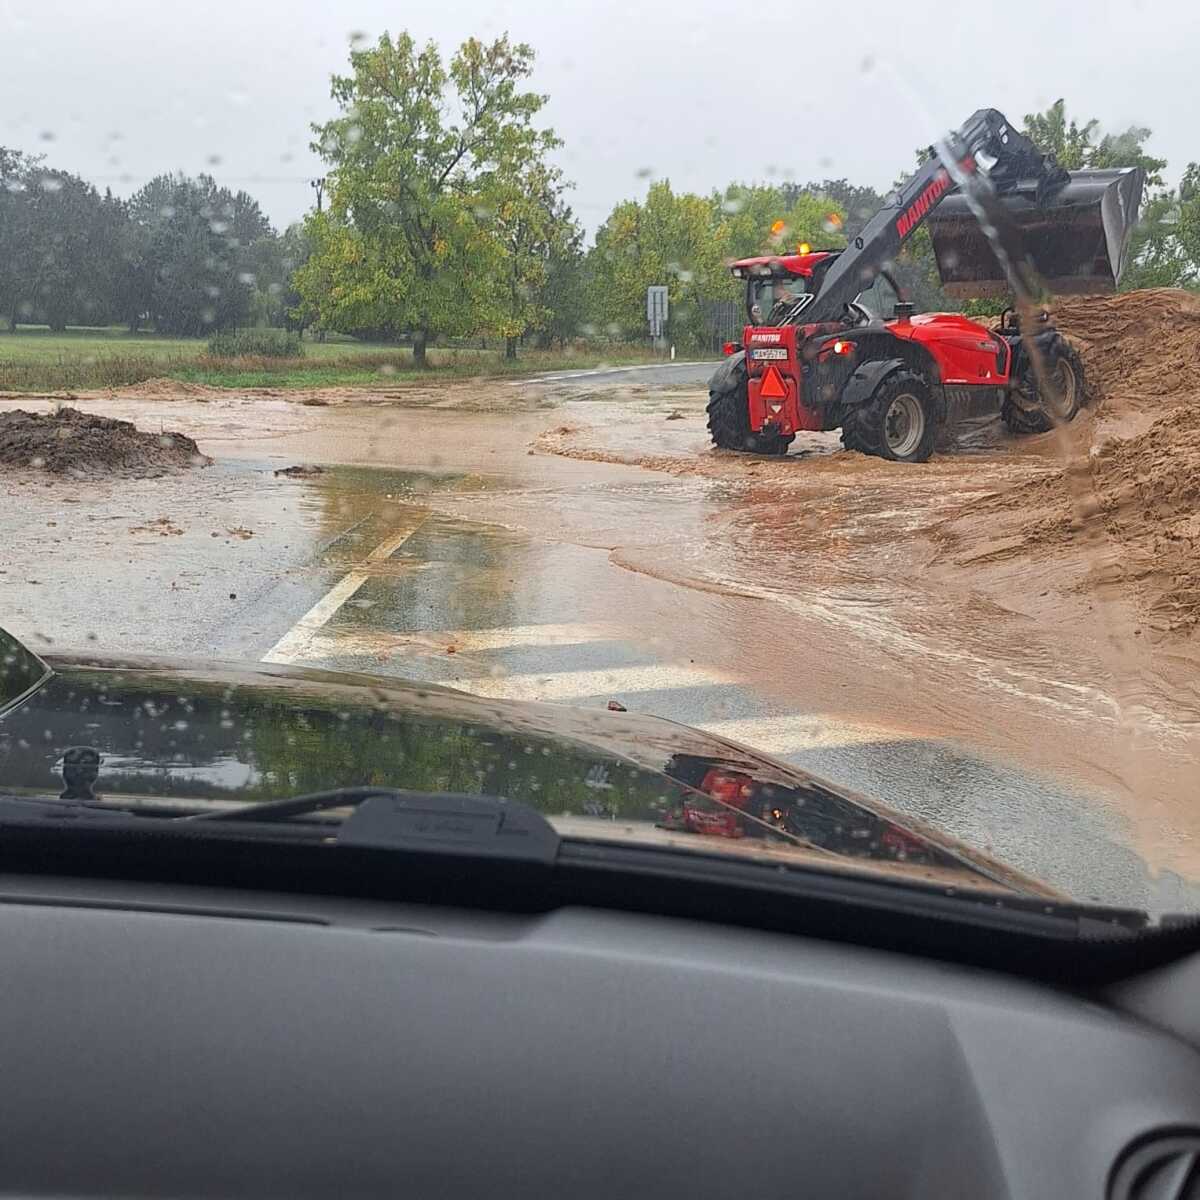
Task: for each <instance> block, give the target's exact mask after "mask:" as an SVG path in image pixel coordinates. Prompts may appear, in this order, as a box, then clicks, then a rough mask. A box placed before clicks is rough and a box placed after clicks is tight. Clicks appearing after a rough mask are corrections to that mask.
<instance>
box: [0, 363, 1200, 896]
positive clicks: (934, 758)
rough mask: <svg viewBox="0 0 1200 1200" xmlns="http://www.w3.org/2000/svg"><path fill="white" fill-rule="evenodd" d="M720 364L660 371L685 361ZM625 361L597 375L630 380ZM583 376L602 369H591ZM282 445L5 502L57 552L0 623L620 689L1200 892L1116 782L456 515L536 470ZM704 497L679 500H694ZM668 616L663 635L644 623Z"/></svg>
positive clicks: (1124, 889) (1140, 886) (1076, 853)
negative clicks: (922, 722)
mask: <svg viewBox="0 0 1200 1200" xmlns="http://www.w3.org/2000/svg"><path fill="white" fill-rule="evenodd" d="M710 369H711V364H696V365H692V364H681V365H677V366H674V367H662V368H654V369H653V370H654V371H660V370H661V371H664V372H670V373H672V375H673V376H674V377H675V381H678V377H679V376H685V377H687V376H688V373H691V375H692V376H694V375H695V374H697V373H700V374H701V376H702V377H704V376H705V375H706V373H707V372H708V371H709V370H710ZM567 374H572V373H567ZM631 374H634V373H633V372H631V371H630V370H629V369H627V368H622V369H619V370H614V371H613V372H611V373H610V376H611V378H610V376H605V378H606V379H609V380H610V382H616V383H618V384H619V382H620V381H621V380H624V379H627V378H629V377H630V375H631ZM647 374H649V372H647ZM576 377H577V378H580V379H581V380H584V381H590V382H588V383H587V386H589V387H591V386H595V382H596V377H595V376H594V375H577V376H576ZM554 382H555V383H556V384H557V385H559V386H562V384H563V382H564V381H563V380H562V379H561V378H559V379H558V380H555V381H554ZM566 382H567V383H568V384H569V383H570V381H569V380H567V381H566ZM693 382H694V379H693ZM559 462H560V464H561V460H559ZM278 465H279V464H278V463H271V462H265V461H253V460H237V459H228V458H227V459H225V460H223V461H219V462H218V463H217V465H215V466H214V467H212V468H210V469H208V470H206V471H204V472H202V473H200V474H198V475H197V476H195V477H194V479H192V480H191V481H190V483H189V487H188V489H187V493H186V495H183V496H180V497H178V498H176V499H175V500H174V501H173V503H172V507H171V510H170V512H169V513H164V514H163V515H162V517H156V518H153V519H150V520H145V521H143V522H139V524H137V525H133V526H131V525H130V522H131V518H130V517H129V516H128V515H127V514H128V512H130V511H153V508H152V506H153V504H155V503H156V502H157V501H156V500H155V499H153V497H154V496H155V495H156V493H155V488H156V486H157V485H156V483H155V481H140V482H131V483H128V484H123V485H122V486H121V489H120V490H119V491H118V492H116V493H115V494H114V495H113V496H112V498H111V499H110V500H109V501H107V502H106V503H103V504H100V503H92V504H90V505H88V506H87V511H86V513H84V514H83V515H82V516H81V518H80V519H79V520H78V521H76V522H74V523H72V522H70V521H66V520H64V512H65V511H68V510H67V509H66V506H64V505H63V503H62V502H61V498H60V497H57V496H56V495H54V494H51V493H46V494H41V493H35V492H34V491H32V490H31V491H30V492H29V494H28V495H27V496H25V497H24V498H23V503H22V504H21V505H20V506H19V508H18V507H17V506H14V505H11V504H9V505H7V506H6V511H7V516H6V514H5V512H0V537H4V536H5V533H6V521H19V522H20V523H22V524H25V525H28V524H29V523H31V522H32V523H34V524H38V525H39V526H44V527H45V532H44V538H45V542H46V548H47V549H49V550H50V551H52V552H51V553H47V554H44V555H42V556H41V557H40V558H39V559H38V561H37V562H36V566H25V567H21V568H20V569H19V573H20V575H21V576H22V577H21V578H14V577H13V574H12V570H11V568H8V567H6V571H5V572H0V575H4V576H5V578H3V579H0V582H3V583H4V584H5V585H6V587H5V590H4V591H3V592H2V593H0V599H2V600H3V601H4V603H5V617H4V623H5V624H6V625H7V626H8V627H9V628H11V629H12V630H13V632H15V633H17V634H18V635H19V636H23V637H27V638H29V640H30V641H31V644H33V645H34V646H35V648H41V649H49V648H53V647H57V648H64V647H82V646H86V645H88V644H89V642H91V641H92V640H93V639H94V638H96V637H97V635H98V634H100V635H102V641H103V644H104V645H105V646H112V647H114V648H119V649H136V650H138V651H143V652H151V653H153V652H157V653H174V654H185V655H199V656H201V657H206V658H214V659H224V660H229V661H235V662H246V661H247V660H250V661H254V660H266V661H271V662H282V663H294V664H296V665H307V666H317V667H323V668H327V669H333V670H354V671H367V672H374V673H380V674H394V675H398V676H402V677H405V678H410V679H421V680H428V681H431V682H437V683H442V684H447V685H450V686H454V687H458V688H461V689H463V690H465V691H469V692H473V693H476V694H479V695H485V696H489V697H496V698H500V699H505V698H507V699H513V700H521V699H530V700H545V701H550V702H555V703H563V704H573V705H582V706H585V707H601V708H602V707H604V706H605V705H607V703H608V701H609V700H617V701H619V702H620V703H621V704H623V705H625V706H626V707H627V708H628V709H629V710H630V711H635V712H641V713H647V714H652V715H656V716H661V717H665V718H668V719H671V720H674V721H679V722H682V723H684V724H689V725H694V726H698V727H701V728H705V729H709V730H712V731H714V732H717V733H720V734H722V735H723V736H725V737H728V738H730V739H732V740H734V741H738V742H742V743H744V744H747V745H750V746H753V747H755V748H757V749H760V750H763V751H765V752H768V753H770V754H773V755H775V756H777V757H779V758H782V759H785V760H787V761H789V762H792V763H794V764H796V765H798V766H801V767H804V768H805V769H808V770H810V771H812V772H814V773H816V774H819V775H822V776H825V777H826V778H828V779H830V780H832V781H833V782H835V783H838V784H841V785H843V786H846V787H850V788H852V789H855V790H857V791H859V792H862V793H864V794H866V795H869V796H872V797H875V798H877V799H879V800H882V801H884V802H885V803H887V804H889V805H891V806H893V807H895V808H896V809H898V810H900V811H902V812H908V813H910V814H913V815H915V816H919V817H921V818H923V819H925V820H927V821H929V822H931V823H932V824H934V825H935V826H937V827H939V828H942V829H945V830H946V831H947V832H949V833H951V834H953V835H954V836H956V837H959V838H961V839H963V840H964V841H967V842H968V843H970V844H972V845H975V846H977V847H979V848H980V849H983V850H985V851H987V852H989V853H992V854H994V855H996V856H997V857H999V858H1001V859H1003V860H1005V861H1008V862H1010V863H1012V864H1013V865H1014V866H1016V867H1018V868H1020V869H1022V870H1024V871H1027V872H1029V873H1030V874H1033V875H1036V876H1038V877H1040V878H1043V879H1045V880H1046V881H1047V882H1049V883H1051V884H1054V885H1056V886H1058V887H1060V888H1062V889H1063V890H1065V891H1067V892H1068V893H1070V894H1071V895H1072V896H1074V897H1076V898H1079V899H1094V900H1097V901H1101V902H1110V903H1121V904H1134V905H1138V906H1141V907H1147V908H1150V909H1152V910H1154V911H1172V910H1174V911H1181V910H1186V909H1191V910H1195V909H1196V908H1197V907H1200V891H1197V889H1194V888H1192V887H1191V886H1190V885H1188V884H1186V883H1184V882H1183V881H1180V880H1179V879H1178V878H1177V877H1174V876H1171V875H1160V876H1157V877H1155V878H1153V879H1152V878H1151V877H1150V876H1149V875H1148V873H1147V871H1146V869H1145V867H1144V865H1143V864H1142V862H1141V860H1140V859H1139V858H1138V857H1137V855H1136V854H1135V853H1134V852H1133V851H1132V850H1131V849H1129V848H1128V845H1127V842H1128V838H1127V833H1126V831H1125V830H1124V829H1123V828H1122V826H1121V824H1120V821H1119V819H1118V818H1117V817H1116V816H1115V811H1116V810H1115V808H1114V807H1112V806H1109V805H1106V804H1105V802H1104V797H1103V796H1102V795H1100V794H1097V793H1089V792H1085V791H1082V790H1080V789H1078V788H1076V787H1074V786H1072V785H1071V784H1069V783H1067V782H1064V781H1063V780H1062V779H1052V778H1049V777H1045V776H1041V775H1037V774H1034V773H1031V772H1029V771H1027V770H1021V769H1017V768H1015V767H1013V766H1010V765H1006V764H1004V763H1001V762H998V761H995V760H992V759H989V758H985V757H981V756H980V755H979V754H977V753H975V752H973V751H972V750H970V749H968V748H966V747H964V746H961V745H957V744H952V743H949V742H947V741H945V740H943V739H940V738H938V737H936V736H931V735H930V734H929V733H928V732H922V731H913V730H910V729H902V728H898V727H892V726H889V725H887V724H878V725H864V724H859V723H854V722H850V721H847V720H845V719H843V718H840V717H838V716H836V715H831V714H830V713H828V712H827V711H817V710H815V709H814V707H813V706H812V705H810V704H808V703H806V697H805V690H804V685H803V681H802V679H797V680H796V681H795V685H794V687H793V688H791V689H788V688H783V689H781V688H780V687H778V686H776V687H774V688H772V689H771V690H770V691H767V690H766V689H764V687H763V686H762V681H760V680H757V679H755V678H753V677H751V676H750V675H749V673H747V672H745V671H743V670H739V669H738V668H737V667H736V666H732V667H731V666H730V663H729V659H728V656H726V657H724V658H721V659H720V660H719V661H718V657H719V656H718V655H716V653H715V647H716V646H717V644H718V642H720V641H722V640H725V639H727V636H728V633H727V627H726V626H723V625H722V623H721V622H722V620H723V618H724V615H725V614H724V613H723V612H722V611H721V609H720V603H721V601H720V599H719V598H717V599H712V598H708V597H705V596H703V595H701V594H698V593H695V592H685V591H683V590H682V589H680V588H679V587H678V586H677V585H674V584H671V583H668V582H664V581H662V580H660V579H657V578H653V577H648V576H647V575H645V574H642V573H638V572H635V571H630V570H625V569H621V568H620V567H619V566H617V565H616V564H614V562H613V561H612V559H611V557H610V555H609V553H608V551H607V549H605V548H603V547H595V548H593V547H591V546H586V545H578V544H574V543H572V542H571V541H569V540H562V541H556V540H550V539H547V538H540V537H539V538H532V537H529V536H526V535H523V534H521V533H517V532H513V531H512V530H509V529H505V528H502V527H499V526H496V525H493V524H487V523H483V521H482V520H470V519H464V518H463V517H462V516H461V515H451V514H450V512H448V511H447V510H448V509H450V510H453V509H455V508H458V509H459V510H460V512H461V509H462V505H463V502H464V501H470V500H472V499H473V500H475V501H477V503H476V504H475V506H474V509H473V511H475V512H477V513H478V514H480V517H481V518H483V517H486V515H487V514H488V513H489V511H490V500H491V495H490V493H491V492H494V491H502V490H505V489H509V490H510V491H511V490H514V489H515V490H519V489H520V488H521V487H525V486H528V480H526V481H524V482H522V481H517V480H513V479H508V478H505V477H504V476H502V475H491V474H487V473H479V472H473V471H464V470H458V471H429V470H411V471H400V470H388V469H381V468H367V467H332V468H329V469H327V470H326V471H324V472H323V473H321V474H318V475H315V476H312V477H309V478H295V479H290V478H279V477H277V476H275V474H274V471H273V468H274V467H275V466H278ZM633 476H634V477H633V479H632V480H626V481H625V482H624V483H623V484H622V485H621V487H620V488H611V487H606V488H605V489H603V491H601V490H599V489H598V490H596V491H595V492H594V493H593V494H592V495H591V496H590V498H588V499H587V502H588V503H599V502H601V501H602V500H603V502H605V503H608V504H610V505H612V506H614V510H615V511H616V512H617V514H618V515H617V516H616V517H614V520H617V521H619V520H622V519H626V518H625V516H623V515H622V514H634V515H636V514H639V513H641V514H644V513H646V512H657V511H661V509H662V506H663V505H664V504H666V503H669V502H670V501H669V500H668V499H666V498H664V495H663V492H662V490H661V489H662V487H663V485H662V483H661V481H660V480H659V479H658V478H657V477H656V476H654V475H653V474H652V473H649V472H640V473H633ZM558 486H563V485H562V484H561V483H560V484H559V485H558ZM672 486H674V485H672ZM703 495H704V493H703V491H696V492H688V493H687V494H686V495H684V496H683V497H682V499H681V500H680V503H682V504H684V505H685V506H687V507H689V508H692V507H696V506H697V505H701V506H702V505H703V504H704V503H705V501H704V499H703ZM81 507H82V506H81ZM218 512H227V513H230V514H232V513H236V519H233V518H232V516H231V517H229V518H227V519H218V518H217V517H216V516H215V515H214V514H215V513H218ZM643 519H644V518H643ZM164 523H165V524H164ZM127 527H128V528H127ZM249 530H252V531H253V536H252V537H247V536H245V534H246V533H247V531H249ZM106 531H112V532H113V534H115V535H116V536H115V540H112V541H111V544H112V545H119V546H123V547H128V549H127V550H123V551H122V554H125V555H127V557H124V558H120V557H117V556H114V555H113V554H112V553H111V552H110V553H108V554H107V555H105V556H103V558H102V561H103V562H104V564H105V565H104V566H103V568H102V570H100V571H97V570H96V568H95V567H94V566H92V565H91V563H92V559H93V557H95V558H96V560H97V561H101V556H94V555H92V554H91V548H90V543H89V539H96V540H97V541H100V540H103V539H104V538H106V537H110V534H109V533H107V532H106ZM666 626H670V627H671V628H672V630H673V633H672V636H671V638H670V639H669V643H667V642H664V641H662V640H660V639H658V638H656V637H655V636H654V633H653V631H654V630H656V629H662V628H664V627H666ZM46 638H52V639H53V641H52V642H47V641H46V640H45V639H46ZM776 682H778V681H776Z"/></svg>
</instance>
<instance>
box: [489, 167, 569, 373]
mask: <svg viewBox="0 0 1200 1200" xmlns="http://www.w3.org/2000/svg"><path fill="white" fill-rule="evenodd" d="M563 190H564V184H563V181H562V172H561V171H559V170H558V169H557V168H556V167H550V166H548V165H547V164H546V163H545V162H543V161H541V160H540V159H533V160H531V161H530V162H528V163H527V164H526V165H525V167H524V169H507V170H501V171H499V172H497V178H496V179H495V180H494V181H493V182H492V184H491V186H490V187H488V188H487V189H486V191H485V195H486V197H487V201H488V208H489V209H490V210H491V213H492V216H491V220H490V222H489V224H490V226H491V228H492V231H493V235H494V237H495V238H496V239H497V250H498V255H497V266H496V268H495V269H496V271H497V273H498V275H499V282H500V286H499V287H498V288H497V289H496V292H495V300H496V307H497V313H496V317H495V319H494V320H492V321H489V322H488V323H489V325H492V326H493V327H494V328H495V329H496V330H497V331H498V332H499V333H500V334H501V336H503V337H504V339H505V346H504V356H505V358H509V359H513V358H516V356H517V341H518V339H519V338H523V337H524V336H525V335H526V334H527V333H530V332H533V331H535V330H538V329H542V328H544V327H545V325H546V324H547V322H548V321H549V320H550V317H551V309H550V308H549V307H548V306H547V304H546V300H547V299H548V297H547V294H546V283H547V279H548V273H549V266H550V263H551V261H552V258H553V256H554V255H555V253H556V251H558V250H559V249H560V248H561V247H563V246H564V245H565V244H567V243H569V242H570V241H571V240H572V238H574V237H577V236H578V227H577V226H576V225H575V222H574V219H573V217H572V216H571V214H570V210H569V209H566V208H565V206H564V205H563V203H562V193H563Z"/></svg>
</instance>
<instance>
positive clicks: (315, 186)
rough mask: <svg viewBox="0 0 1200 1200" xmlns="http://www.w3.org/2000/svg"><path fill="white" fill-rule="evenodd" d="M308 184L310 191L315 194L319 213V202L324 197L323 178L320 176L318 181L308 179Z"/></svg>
mask: <svg viewBox="0 0 1200 1200" xmlns="http://www.w3.org/2000/svg"><path fill="white" fill-rule="evenodd" d="M308 182H309V186H310V187H311V188H312V190H313V191H314V192H316V193H317V212H320V211H321V200H322V198H323V197H324V195H325V176H324V175H322V176H321V178H320V179H310V180H309V181H308Z"/></svg>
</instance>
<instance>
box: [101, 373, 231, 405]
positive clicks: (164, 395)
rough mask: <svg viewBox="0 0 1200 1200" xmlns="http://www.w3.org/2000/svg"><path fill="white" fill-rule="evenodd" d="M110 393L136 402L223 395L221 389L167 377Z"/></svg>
mask: <svg viewBox="0 0 1200 1200" xmlns="http://www.w3.org/2000/svg"><path fill="white" fill-rule="evenodd" d="M110 391H111V393H112V394H113V395H119V396H121V397H126V398H129V399H135V400H211V399H213V398H214V397H218V396H221V395H222V392H221V389H220V388H214V387H209V386H208V385H207V384H203V383H187V382H185V381H184V380H182V379H169V378H167V377H165V376H162V377H157V378H154V379H143V380H142V382H141V383H130V384H126V385H125V386H123V387H119V388H112V389H110Z"/></svg>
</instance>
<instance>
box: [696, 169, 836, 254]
mask: <svg viewBox="0 0 1200 1200" xmlns="http://www.w3.org/2000/svg"><path fill="white" fill-rule="evenodd" d="M713 205H714V210H715V212H714V217H715V220H716V229H717V234H718V236H719V237H720V239H721V241H722V244H723V247H724V253H725V257H726V258H727V259H736V258H752V257H755V256H756V255H760V254H795V253H796V251H797V249H798V248H799V247H800V246H801V245H808V246H810V247H812V249H814V250H840V249H841V248H842V247H843V246H844V245H845V244H846V239H845V237H844V236H843V234H842V231H843V228H844V226H845V221H846V212H845V209H844V208H843V207H842V206H841V205H840V204H839V203H837V201H835V200H834V199H833V198H832V197H829V196H821V195H814V194H812V193H810V192H806V191H799V190H797V189H796V188H795V187H794V186H788V187H784V188H778V187H772V186H770V185H763V184H738V183H735V184H731V185H730V186H729V187H727V188H726V189H725V191H724V192H722V193H719V194H718V195H715V196H714V197H713Z"/></svg>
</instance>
